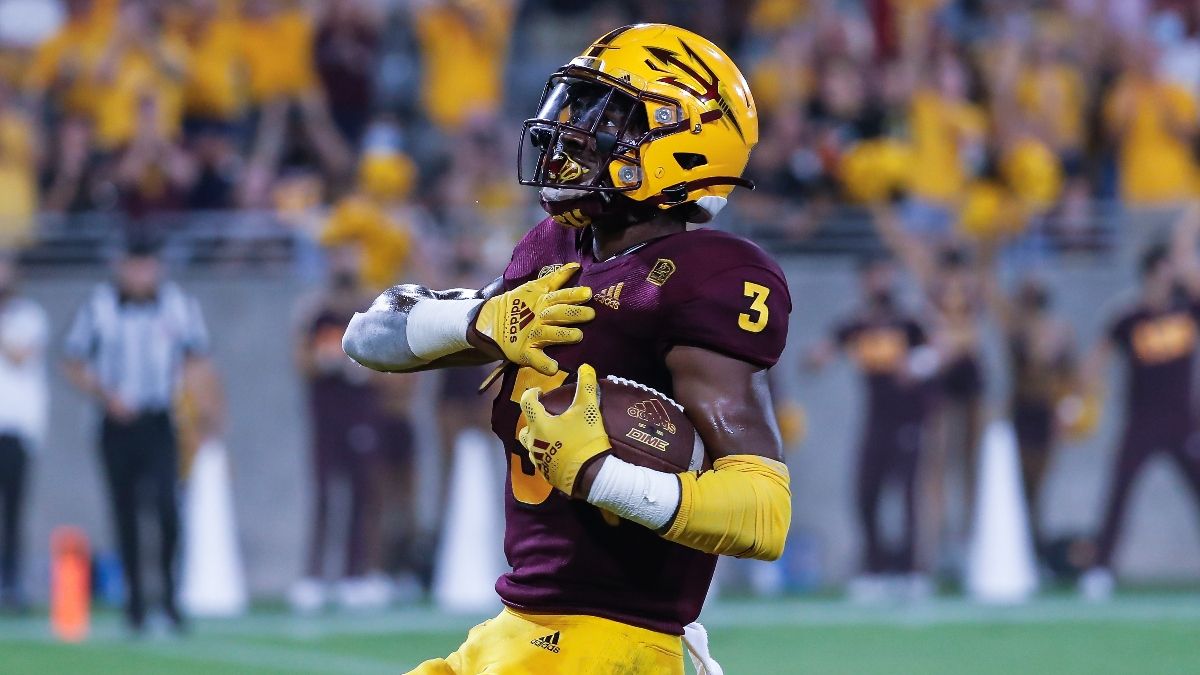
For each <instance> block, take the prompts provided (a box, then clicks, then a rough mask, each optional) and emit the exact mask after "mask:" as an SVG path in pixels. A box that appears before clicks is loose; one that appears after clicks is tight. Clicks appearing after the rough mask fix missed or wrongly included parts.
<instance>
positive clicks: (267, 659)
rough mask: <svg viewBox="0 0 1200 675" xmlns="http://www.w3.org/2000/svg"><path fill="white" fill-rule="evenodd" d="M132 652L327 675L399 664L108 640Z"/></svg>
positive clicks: (387, 674) (368, 673) (387, 672)
mask: <svg viewBox="0 0 1200 675" xmlns="http://www.w3.org/2000/svg"><path fill="white" fill-rule="evenodd" d="M106 647H117V650H118V651H123V652H127V653H129V654H130V655H137V654H146V653H149V654H153V655H155V656H158V657H161V658H166V659H176V660H179V661H188V662H207V663H225V664H229V665H234V666H243V667H257V668H271V669H273V670H277V671H280V672H288V673H318V674H320V675H326V674H329V673H339V674H345V675H395V674H396V672H397V668H396V664H394V663H388V662H385V661H379V660H375V659H366V658H361V657H354V656H335V655H331V654H329V653H326V652H320V651H316V650H305V649H299V648H297V649H289V648H286V647H275V646H268V645H253V644H247V643H244V642H230V641H220V642H216V643H214V642H210V641H204V642H203V643H197V644H189V643H188V640H187V639H186V638H182V639H178V640H172V641H169V642H159V643H150V644H135V643H126V644H125V645H118V643H108V644H107V645H106Z"/></svg>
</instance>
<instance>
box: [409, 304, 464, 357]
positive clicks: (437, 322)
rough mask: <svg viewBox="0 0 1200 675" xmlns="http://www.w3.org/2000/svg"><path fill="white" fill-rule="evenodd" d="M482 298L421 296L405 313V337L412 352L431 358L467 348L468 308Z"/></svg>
mask: <svg viewBox="0 0 1200 675" xmlns="http://www.w3.org/2000/svg"><path fill="white" fill-rule="evenodd" d="M481 302H483V300H478V299H471V300H421V301H420V302H418V303H417V304H415V305H413V308H412V310H410V311H409V313H408V324H407V326H406V328H405V337H407V338H408V348H409V349H410V350H412V353H413V355H415V356H416V357H417V358H419V359H422V360H424V361H435V360H437V359H440V358H441V357H443V356H446V355H448V354H455V353H457V352H461V351H463V350H466V349H470V348H471V343H469V342H467V328H469V327H470V316H471V312H472V310H474V309H475V308H476V307H478V306H479V303H481Z"/></svg>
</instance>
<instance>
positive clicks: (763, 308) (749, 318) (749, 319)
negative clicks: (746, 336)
mask: <svg viewBox="0 0 1200 675" xmlns="http://www.w3.org/2000/svg"><path fill="white" fill-rule="evenodd" d="M770 294H771V289H769V288H767V287H766V286H762V285H759V284H756V283H754V282H753V281H747V282H745V286H744V287H743V291H742V295H744V296H746V297H747V298H750V313H749V314H747V313H745V312H743V313H741V314H738V328H741V329H742V330H744V331H746V332H749V333H761V332H762V329H764V328H766V327H767V319H768V317H769V316H770V312H769V311H768V309H767V296H768V295H770Z"/></svg>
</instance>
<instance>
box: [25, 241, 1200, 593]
mask: <svg viewBox="0 0 1200 675" xmlns="http://www.w3.org/2000/svg"><path fill="white" fill-rule="evenodd" d="M785 267H786V269H787V272H788V275H789V279H790V282H791V284H792V294H793V301H794V312H793V316H792V332H791V338H790V341H789V346H788V348H787V352H786V353H785V357H784V360H783V362H782V363H781V365H780V368H781V370H783V371H784V375H785V377H784V378H783V380H784V384H785V386H786V387H787V388H788V389H789V390H790V391H791V392H792V394H793V395H794V396H795V397H796V398H797V399H798V400H799V401H800V402H802V403H803V404H804V406H805V407H806V409H807V412H808V417H809V420H810V430H809V436H808V438H807V440H806V441H805V442H804V443H803V445H802V446H801V447H800V448H798V449H797V450H796V451H795V452H794V453H793V454H792V455H791V457H790V459H789V463H790V465H791V468H792V472H793V473H792V476H793V493H794V495H795V500H796V508H795V517H794V521H793V527H794V528H795V530H796V531H797V532H804V533H807V534H808V535H810V536H812V537H814V538H815V540H816V541H817V542H818V546H819V549H820V551H821V566H822V568H823V570H824V575H825V579H826V580H827V581H832V580H838V579H843V578H845V577H846V576H848V575H850V574H852V573H853V572H854V570H855V568H856V566H857V560H858V547H859V541H858V535H857V532H856V527H855V525H854V520H853V511H852V508H853V502H852V498H853V493H852V487H853V466H854V448H855V446H856V444H857V425H858V423H859V419H860V407H859V401H860V395H861V392H860V390H859V387H858V381H857V378H856V376H855V374H854V373H853V371H852V369H851V368H850V367H849V366H848V365H847V364H845V363H844V362H843V363H839V364H838V365H837V366H835V367H834V368H832V369H831V370H830V371H828V372H826V373H825V374H823V375H820V376H817V377H811V376H800V375H799V374H798V373H799V369H798V358H799V356H800V354H801V353H802V351H803V349H804V348H805V347H806V346H807V345H810V344H812V342H813V341H814V340H816V339H818V338H819V337H820V336H821V335H823V334H824V333H825V331H827V329H828V327H829V325H830V324H831V323H832V322H833V320H834V319H835V318H836V317H837V316H839V315H841V314H842V313H844V312H845V311H846V310H847V308H848V306H849V303H850V302H852V299H853V297H854V293H855V286H854V284H855V282H854V276H853V272H852V269H851V267H850V265H849V263H847V262H844V261H836V260H820V261H817V260H813V259H794V260H788V261H785ZM98 275H99V272H97V273H96V276H93V277H72V278H51V277H39V278H33V279H29V280H27V282H26V284H25V288H26V290H27V291H28V293H29V294H30V295H32V296H33V297H34V298H36V299H37V300H39V301H41V302H42V303H43V304H44V305H45V307H46V308H47V310H48V311H49V313H50V315H51V320H52V324H53V329H54V335H55V341H56V342H55V348H54V355H55V358H57V356H58V352H59V346H60V345H59V342H60V341H61V336H62V334H63V332H64V331H65V329H66V325H67V322H68V321H69V319H70V315H71V313H72V312H73V311H74V309H75V308H76V307H77V306H78V304H79V302H80V301H81V299H82V298H83V297H84V295H85V293H86V292H87V289H88V288H89V287H90V286H91V284H93V283H95V281H96V280H98V279H99V276H98ZM1049 278H1050V280H1051V282H1052V285H1053V286H1054V288H1056V289H1057V290H1058V295H1059V297H1060V306H1061V308H1062V309H1063V310H1064V311H1065V312H1066V313H1068V314H1069V316H1071V318H1072V319H1073V320H1074V321H1075V322H1076V326H1077V328H1078V331H1079V334H1080V335H1081V336H1083V338H1084V341H1085V342H1087V343H1089V344H1090V342H1091V340H1092V338H1093V336H1094V335H1095V334H1096V331H1097V330H1098V327H1099V326H1100V325H1101V324H1102V322H1103V319H1104V316H1105V315H1106V314H1107V313H1108V311H1109V310H1110V309H1111V308H1112V307H1113V306H1114V302H1113V301H1112V298H1113V296H1114V295H1115V294H1117V292H1118V291H1119V290H1120V289H1122V288H1125V287H1126V285H1127V284H1128V283H1129V282H1130V281H1131V276H1130V275H1129V274H1127V273H1125V272H1123V271H1118V272H1114V271H1113V270H1112V269H1111V268H1110V266H1108V265H1107V264H1106V263H1104V262H1102V261H1087V262H1079V263H1070V262H1067V263H1063V264H1058V265H1056V266H1055V269H1053V270H1052V271H1051V275H1050V277H1049ZM182 282H183V284H184V285H185V287H186V288H187V289H188V290H190V291H191V292H192V293H194V294H195V295H196V296H198V298H199V299H200V302H201V304H202V306H203V308H204V310H205V312H206V314H207V317H208V321H209V325H210V330H211V332H212V334H213V343H214V350H215V358H216V362H217V366H218V369H219V371H220V373H221V375H222V376H223V378H224V380H225V383H226V387H227V390H228V398H229V409H230V414H229V434H228V441H229V447H230V451H231V455H232V462H233V469H234V476H233V481H234V490H235V497H236V500H237V515H238V519H239V522H240V527H241V532H240V539H241V542H242V547H243V551H244V554H245V558H246V563H247V566H248V578H249V582H250V585H251V589H252V591H253V592H255V593H256V594H259V595H270V594H276V593H279V592H280V591H282V590H283V589H284V588H286V586H287V584H288V583H290V581H291V580H293V579H294V578H295V577H296V575H297V574H298V573H299V571H300V566H301V559H302V555H301V552H302V550H303V547H304V545H305V531H306V528H305V520H306V518H307V514H308V508H309V502H308V489H307V485H308V483H307V469H306V462H307V445H306V437H307V424H306V420H305V416H304V406H303V398H302V392H301V390H300V389H299V387H298V381H297V378H296V376H295V373H294V371H293V368H292V366H291V348H292V315H293V310H294V307H295V304H296V301H297V299H298V298H299V297H300V296H301V295H302V294H303V293H304V291H305V288H304V287H303V285H302V284H301V283H300V282H298V281H295V280H293V279H291V278H289V277H278V278H274V277H263V276H253V275H251V276H246V275H245V274H240V275H234V276H231V275H230V273H229V272H222V271H221V270H213V271H212V272H208V273H204V274H198V275H193V276H190V277H186V278H184V279H182ZM989 372H990V374H992V377H991V378H990V380H991V382H992V392H991V394H992V398H993V400H994V401H996V402H1002V401H1003V393H1004V387H1005V383H1004V381H1003V380H1004V377H1003V361H1002V359H1001V358H1000V352H999V350H998V349H997V348H996V346H995V345H993V346H992V349H991V350H990V363H989ZM52 380H53V387H52V392H53V395H52V405H53V414H52V418H53V428H52V431H51V433H50V436H49V440H48V443H47V444H46V447H45V448H43V450H42V452H41V455H40V456H39V457H38V461H37V463H36V464H35V467H34V478H33V484H32V490H31V493H32V494H31V501H30V518H29V520H28V528H27V535H28V536H27V541H28V552H29V556H30V563H31V566H30V574H31V576H32V577H33V578H34V579H36V578H37V577H39V576H40V575H41V572H40V571H41V570H43V569H44V566H45V559H46V551H47V550H48V542H49V533H50V530H51V529H52V528H53V527H54V526H55V525H57V524H62V523H73V524H77V525H80V526H82V527H83V528H84V529H85V530H86V531H87V532H88V533H89V535H90V536H91V537H92V538H93V540H94V541H95V542H97V545H98V546H100V547H103V548H109V549H111V548H112V547H111V545H110V544H109V542H111V541H112V538H111V535H110V529H109V518H108V505H107V501H106V499H105V498H104V492H103V486H102V484H101V481H100V474H99V463H98V461H97V452H96V450H95V447H94V442H95V441H94V436H95V426H96V413H95V410H94V409H93V407H92V406H91V405H90V404H89V402H87V401H85V400H83V399H82V398H81V397H80V396H79V395H77V394H75V393H74V392H73V391H71V390H70V389H69V388H68V387H67V385H66V383H65V382H64V380H63V379H62V377H61V376H60V375H59V374H58V373H57V370H55V372H54V373H53V375H52ZM1114 390H1117V391H1119V387H1117V386H1116V385H1114ZM1117 403H1118V402H1117V401H1115V400H1114V401H1110V402H1109V407H1110V408H1111V407H1115V406H1116V405H1117ZM993 408H994V409H995V410H997V411H1001V410H1002V409H1003V408H1002V406H1000V405H995V406H993ZM425 419H428V417H425ZM1116 423H1117V420H1116V419H1115V417H1114V416H1113V415H1111V414H1110V415H1106V417H1105V423H1104V425H1103V427H1102V429H1101V430H1100V433H1099V434H1097V435H1096V436H1095V437H1094V438H1092V439H1090V440H1089V441H1088V442H1087V443H1084V444H1083V445H1081V446H1079V447H1072V448H1068V449H1066V450H1065V451H1064V452H1063V453H1061V455H1060V456H1059V457H1057V458H1056V459H1055V461H1054V465H1053V468H1052V475H1051V477H1050V479H1049V482H1048V485H1047V489H1048V491H1049V492H1048V495H1047V499H1046V504H1045V506H1046V516H1047V519H1048V520H1047V522H1048V523H1049V527H1048V530H1049V531H1051V532H1056V531H1057V532H1079V531H1087V530H1090V529H1091V528H1093V527H1094V526H1095V525H1096V524H1097V521H1098V518H1099V509H1100V507H1101V502H1102V499H1103V495H1102V489H1103V486H1104V485H1105V483H1106V480H1107V476H1108V467H1109V463H1110V459H1111V456H1112V451H1113V444H1114V442H1115V438H1114V436H1115V431H1116V429H1115V424H1116ZM430 433H431V432H430V430H425V433H424V434H423V438H424V439H425V440H424V442H423V443H422V449H423V451H424V452H426V453H427V455H428V456H429V457H432V456H433V455H435V454H436V453H434V452H433V451H432V449H431V445H432V444H431V443H430V442H429V441H430V440H431V436H430ZM1132 504H1133V508H1132V511H1131V514H1130V519H1129V521H1128V529H1127V536H1126V538H1125V540H1124V543H1123V545H1122V547H1121V549H1120V552H1119V554H1118V566H1119V568H1120V570H1121V571H1122V572H1124V573H1126V574H1127V575H1128V576H1129V577H1136V578H1141V579H1177V578H1196V577H1197V576H1198V573H1200V536H1198V534H1197V527H1196V526H1197V523H1196V518H1195V516H1194V515H1193V513H1194V509H1193V507H1192V505H1191V503H1190V502H1189V501H1188V499H1187V495H1186V492H1185V489H1184V484H1183V481H1182V480H1181V479H1180V478H1179V477H1178V476H1176V475H1174V474H1173V472H1172V471H1171V470H1170V467H1169V466H1168V465H1167V464H1166V463H1165V462H1163V463H1155V464H1154V465H1153V466H1152V467H1151V469H1150V470H1149V471H1148V472H1147V474H1146V476H1145V479H1144V480H1143V481H1142V482H1141V484H1140V485H1139V486H1138V487H1137V489H1136V492H1135V496H1134V499H1133V502H1132Z"/></svg>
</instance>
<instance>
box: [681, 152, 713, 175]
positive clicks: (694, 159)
mask: <svg viewBox="0 0 1200 675" xmlns="http://www.w3.org/2000/svg"><path fill="white" fill-rule="evenodd" d="M675 161H676V162H679V166H681V167H683V168H684V169H686V170H688V171H690V170H692V169H694V168H696V167H698V166H704V165H705V164H708V158H707V157H705V156H704V155H701V154H700V153H698V152H677V153H675Z"/></svg>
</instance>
